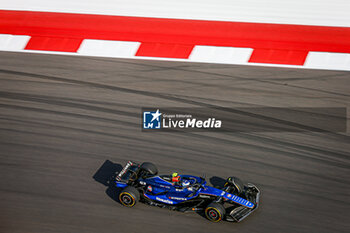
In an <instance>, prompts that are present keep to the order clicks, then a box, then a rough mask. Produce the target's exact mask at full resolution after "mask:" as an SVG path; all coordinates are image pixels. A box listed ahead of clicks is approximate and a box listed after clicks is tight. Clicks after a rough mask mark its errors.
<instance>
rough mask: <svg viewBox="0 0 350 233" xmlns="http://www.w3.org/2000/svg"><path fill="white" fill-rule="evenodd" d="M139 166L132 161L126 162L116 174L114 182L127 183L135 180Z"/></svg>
mask: <svg viewBox="0 0 350 233" xmlns="http://www.w3.org/2000/svg"><path fill="white" fill-rule="evenodd" d="M139 169H140V165H139V164H138V163H135V162H133V161H129V162H127V164H126V165H125V166H124V167H123V169H122V170H121V171H120V172H119V173H118V174H117V176H116V177H115V180H116V181H118V182H124V183H129V182H130V181H132V180H135V179H136V178H137V175H138V171H139Z"/></svg>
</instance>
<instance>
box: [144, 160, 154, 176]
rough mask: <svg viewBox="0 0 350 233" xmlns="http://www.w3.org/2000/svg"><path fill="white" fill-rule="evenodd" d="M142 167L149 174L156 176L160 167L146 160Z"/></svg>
mask: <svg viewBox="0 0 350 233" xmlns="http://www.w3.org/2000/svg"><path fill="white" fill-rule="evenodd" d="M140 168H141V169H142V170H144V171H145V172H146V174H147V175H148V176H155V175H157V174H158V169H157V167H156V165H154V164H153V163H149V162H144V163H142V164H141V166H140Z"/></svg>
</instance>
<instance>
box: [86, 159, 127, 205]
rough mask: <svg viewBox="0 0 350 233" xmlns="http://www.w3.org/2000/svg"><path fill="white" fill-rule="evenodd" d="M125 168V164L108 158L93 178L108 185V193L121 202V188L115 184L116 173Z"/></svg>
mask: <svg viewBox="0 0 350 233" xmlns="http://www.w3.org/2000/svg"><path fill="white" fill-rule="evenodd" d="M122 169H123V166H122V165H121V164H118V163H113V162H112V161H110V160H106V161H105V162H104V163H103V164H102V166H101V167H100V168H99V169H98V170H97V172H96V173H95V174H94V175H93V177H92V178H93V179H94V180H95V181H97V182H99V183H101V184H103V185H104V186H107V189H106V194H107V195H108V196H109V197H110V198H111V199H112V200H114V201H116V202H118V203H119V192H120V189H119V188H117V187H116V186H115V185H114V182H113V181H114V179H115V175H116V174H118V173H119V172H120V171H121V170H122Z"/></svg>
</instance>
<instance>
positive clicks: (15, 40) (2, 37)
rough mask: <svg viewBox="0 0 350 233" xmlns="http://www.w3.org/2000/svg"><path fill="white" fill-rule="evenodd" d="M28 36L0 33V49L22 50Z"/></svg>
mask: <svg viewBox="0 0 350 233" xmlns="http://www.w3.org/2000/svg"><path fill="white" fill-rule="evenodd" d="M29 39H30V36H14V35H9V34H0V50H1V51H10V52H14V51H21V50H23V49H24V48H25V47H26V45H27V43H28V41H29Z"/></svg>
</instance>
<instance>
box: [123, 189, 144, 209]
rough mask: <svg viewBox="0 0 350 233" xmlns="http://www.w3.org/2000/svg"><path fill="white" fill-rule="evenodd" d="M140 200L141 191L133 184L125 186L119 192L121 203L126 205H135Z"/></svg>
mask: <svg viewBox="0 0 350 233" xmlns="http://www.w3.org/2000/svg"><path fill="white" fill-rule="evenodd" d="M139 200H140V192H139V191H138V190H137V189H136V188H134V187H132V186H128V187H126V188H124V189H123V190H122V191H121V192H120V194H119V201H120V203H121V204H122V205H124V206H126V207H133V206H134V205H135V204H136V203H137V202H138V201H139Z"/></svg>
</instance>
